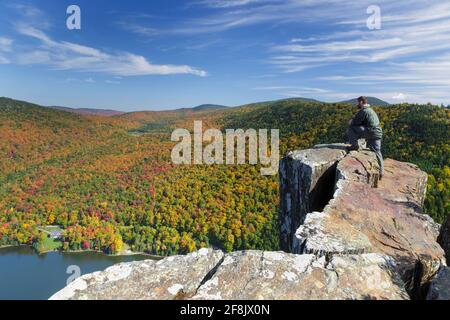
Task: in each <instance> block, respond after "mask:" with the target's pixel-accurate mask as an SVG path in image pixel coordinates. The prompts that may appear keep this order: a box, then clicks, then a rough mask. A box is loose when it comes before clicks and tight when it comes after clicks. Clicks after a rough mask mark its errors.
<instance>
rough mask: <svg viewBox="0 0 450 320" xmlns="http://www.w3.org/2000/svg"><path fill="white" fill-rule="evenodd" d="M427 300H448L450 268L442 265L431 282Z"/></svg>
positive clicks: (449, 297)
mask: <svg viewBox="0 0 450 320" xmlns="http://www.w3.org/2000/svg"><path fill="white" fill-rule="evenodd" d="M427 299H428V300H450V268H449V267H443V268H441V270H440V271H439V273H438V275H437V276H436V278H434V280H433V281H432V282H431V285H430V289H429V291H428V296H427Z"/></svg>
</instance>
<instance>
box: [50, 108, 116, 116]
mask: <svg viewBox="0 0 450 320" xmlns="http://www.w3.org/2000/svg"><path fill="white" fill-rule="evenodd" d="M50 108H52V109H58V110H63V111H67V112H72V113H78V114H82V115H94V116H107V117H111V116H118V115H121V114H124V113H125V112H122V111H116V110H110V109H89V108H76V109H74V108H67V107H50Z"/></svg>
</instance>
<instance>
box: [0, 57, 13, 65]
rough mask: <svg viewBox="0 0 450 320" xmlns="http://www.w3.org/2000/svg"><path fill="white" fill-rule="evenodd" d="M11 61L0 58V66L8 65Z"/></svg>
mask: <svg viewBox="0 0 450 320" xmlns="http://www.w3.org/2000/svg"><path fill="white" fill-rule="evenodd" d="M9 63H11V61H9V60H8V59H7V58H5V57H3V56H0V64H9Z"/></svg>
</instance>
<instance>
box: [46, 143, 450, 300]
mask: <svg viewBox="0 0 450 320" xmlns="http://www.w3.org/2000/svg"><path fill="white" fill-rule="evenodd" d="M385 166H386V172H385V175H384V177H383V179H382V180H381V181H380V175H379V169H378V163H377V161H376V159H375V156H374V154H373V153H372V152H369V151H359V152H350V153H348V152H347V151H346V148H345V145H322V146H317V147H315V148H314V149H310V150H304V151H295V152H291V153H290V154H289V155H288V156H287V157H285V158H284V159H283V160H282V162H281V163H280V180H281V183H280V190H281V195H280V201H281V202H280V241H281V249H282V250H283V251H284V252H267V251H241V252H233V253H229V254H224V253H222V252H221V251H217V250H213V249H202V250H200V251H199V252H195V253H191V254H189V255H186V256H174V257H169V258H166V259H163V260H161V261H151V260H150V261H141V262H134V263H124V264H119V265H117V266H113V267H111V268H109V269H107V270H105V271H103V272H96V273H93V274H90V275H85V276H83V277H81V278H79V279H77V280H76V281H75V282H73V283H71V284H70V285H69V286H67V287H66V288H64V289H63V290H62V291H60V292H58V293H56V294H55V295H54V296H53V297H52V299H195V300H203V299H296V300H307V299H333V300H336V299H396V300H397V299H409V298H410V297H412V298H425V296H426V292H425V291H426V290H427V289H428V288H430V291H429V293H428V297H429V298H430V299H431V298H433V299H437V298H442V297H444V298H445V297H447V296H446V294H447V293H448V291H446V290H445V288H448V268H446V267H445V258H444V256H445V255H444V250H443V249H442V248H441V247H440V246H439V244H438V243H437V241H436V239H437V238H438V235H439V226H438V225H437V224H436V223H434V222H433V220H432V219H431V218H430V217H428V216H426V215H424V214H422V211H421V207H422V205H423V201H424V198H425V193H426V185H427V175H426V173H424V172H422V171H421V170H419V169H418V168H417V167H416V166H414V165H412V164H408V163H402V162H398V161H394V160H386V164H385ZM443 230H444V228H443ZM446 230H448V229H446ZM446 232H447V233H445V232H444V236H443V233H442V232H441V236H440V237H439V239H440V241H441V243H447V244H448V237H447V238H445V234H447V235H448V231H446ZM446 239H447V240H446ZM443 246H444V247H445V245H443ZM438 272H439V275H438V276H437V277H436V278H435V279H434V277H435V276H436V274H437V273H438ZM433 279H434V280H433ZM430 283H431V284H430Z"/></svg>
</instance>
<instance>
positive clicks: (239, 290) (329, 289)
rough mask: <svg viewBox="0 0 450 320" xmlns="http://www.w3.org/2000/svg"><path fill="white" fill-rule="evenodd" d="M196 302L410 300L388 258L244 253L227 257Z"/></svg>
mask: <svg viewBox="0 0 450 320" xmlns="http://www.w3.org/2000/svg"><path fill="white" fill-rule="evenodd" d="M193 299H208V300H211V299H220V300H222V299H224V300H262V299H269V300H277V299H282V300H321V299H332V300H341V299H395V300H399V299H400V300H402V299H409V296H408V294H407V293H406V291H405V290H404V288H403V283H402V281H401V280H400V279H399V278H398V276H397V274H396V271H395V265H394V263H393V261H392V260H391V259H390V258H389V257H384V256H381V255H378V254H367V255H359V256H334V257H333V258H332V259H331V261H326V259H325V258H324V257H322V258H318V257H316V256H314V255H296V254H289V253H283V252H263V251H242V252H234V253H231V254H228V255H226V256H225V259H224V261H223V262H222V264H220V266H219V267H218V269H217V272H216V273H215V274H214V275H213V277H212V278H211V279H210V280H208V281H207V282H206V283H205V284H204V285H202V286H201V287H200V288H199V290H198V293H197V295H195V296H194V297H193Z"/></svg>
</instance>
